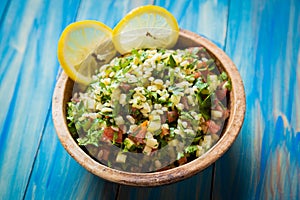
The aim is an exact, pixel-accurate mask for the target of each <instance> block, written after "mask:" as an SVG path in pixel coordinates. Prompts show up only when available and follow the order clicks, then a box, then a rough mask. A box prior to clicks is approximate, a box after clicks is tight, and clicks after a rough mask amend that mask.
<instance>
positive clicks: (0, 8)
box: [0, 0, 9, 22]
mask: <svg viewBox="0 0 300 200" xmlns="http://www.w3.org/2000/svg"><path fill="white" fill-rule="evenodd" d="M8 7H9V1H8V0H3V1H1V3H0V22H1V21H2V19H3V18H4V15H5V14H6V11H7V8H8Z"/></svg>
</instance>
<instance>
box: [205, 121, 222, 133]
mask: <svg viewBox="0 0 300 200" xmlns="http://www.w3.org/2000/svg"><path fill="white" fill-rule="evenodd" d="M206 123H207V126H208V131H209V132H210V133H212V134H216V133H217V132H218V131H219V130H220V129H221V127H220V126H219V125H218V124H216V123H215V122H214V121H213V120H209V121H207V122H206Z"/></svg>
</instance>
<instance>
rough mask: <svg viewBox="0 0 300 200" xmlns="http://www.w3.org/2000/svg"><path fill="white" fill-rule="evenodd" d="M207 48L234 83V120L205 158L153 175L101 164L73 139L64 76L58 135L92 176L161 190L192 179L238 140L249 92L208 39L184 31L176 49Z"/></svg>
mask: <svg viewBox="0 0 300 200" xmlns="http://www.w3.org/2000/svg"><path fill="white" fill-rule="evenodd" d="M195 46H203V47H205V48H206V49H207V51H209V52H210V54H211V56H212V57H214V58H215V60H216V64H217V65H218V67H219V68H220V70H224V71H225V72H227V74H228V76H229V77H230V79H231V81H232V90H231V92H230V98H229V105H228V106H229V109H230V116H229V118H228V119H227V123H226V124H225V126H224V128H223V132H222V135H221V137H220V139H219V141H218V142H217V143H216V144H215V145H214V146H213V147H212V148H211V149H210V150H209V151H208V152H206V153H205V154H204V155H202V156H201V157H199V158H197V159H195V160H193V161H191V162H189V163H187V164H184V165H181V166H179V167H176V168H173V169H169V170H165V171H160V172H151V173H130V172H124V171H120V170H116V169H112V168H109V167H107V166H105V165H102V164H100V163H99V162H97V161H96V160H94V159H93V158H92V157H90V156H89V155H88V154H87V153H85V152H84V150H83V149H82V148H80V147H79V146H78V145H77V143H76V141H75V140H74V139H73V137H72V136H71V134H70V132H69V130H68V126H67V121H66V105H67V102H68V101H70V99H71V96H72V90H73V86H74V82H73V81H72V80H71V79H70V78H68V76H67V75H66V74H65V73H64V72H62V74H61V75H60V78H59V80H58V82H57V85H56V87H55V91H54V95H53V103H52V112H53V121H54V125H55V129H56V132H57V135H58V137H59V139H60V141H61V143H62V145H63V146H64V148H65V149H66V150H67V151H68V153H69V154H70V155H71V156H72V157H73V158H74V159H75V160H76V161H77V162H78V163H79V164H81V165H82V166H83V167H84V168H86V169H87V170H88V171H90V172H91V173H93V174H95V175H97V176H99V177H101V178H103V179H106V180H109V181H112V182H115V183H119V184H125V185H132V186H158V185H163V184H169V183H173V182H176V181H179V180H182V179H185V178H188V177H190V176H192V175H194V174H196V173H198V172H200V171H202V170H203V169H205V168H206V167H208V166H209V165H211V164H212V163H214V162H215V161H216V160H217V159H218V158H220V157H221V156H222V155H223V154H224V153H225V152H226V151H227V150H228V149H229V147H230V146H231V145H232V143H233V142H234V140H235V139H236V137H237V135H238V134H239V131H240V129H241V126H242V124H243V120H244V115H245V92H244V87H243V82H242V80H241V77H240V74H239V72H238V70H237V68H236V66H235V65H234V63H233V62H232V61H231V60H230V58H229V57H228V56H227V55H226V54H225V53H224V52H223V51H222V50H221V49H220V48H218V47H217V46H216V45H214V44H213V43H212V42H210V41H208V40H207V39H205V38H203V37H201V36H199V35H197V34H195V33H192V32H190V31H186V30H181V31H180V36H179V39H178V42H177V44H176V47H175V48H188V47H195Z"/></svg>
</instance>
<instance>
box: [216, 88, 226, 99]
mask: <svg viewBox="0 0 300 200" xmlns="http://www.w3.org/2000/svg"><path fill="white" fill-rule="evenodd" d="M226 93H227V90H226V89H219V90H216V96H217V98H218V99H219V100H223V99H224V98H225V97H226Z"/></svg>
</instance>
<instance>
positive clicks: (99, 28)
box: [57, 20, 116, 85]
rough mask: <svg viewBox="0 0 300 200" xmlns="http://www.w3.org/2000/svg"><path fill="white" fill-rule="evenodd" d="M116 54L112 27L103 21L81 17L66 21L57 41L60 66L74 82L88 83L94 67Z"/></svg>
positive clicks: (106, 61)
mask: <svg viewBox="0 0 300 200" xmlns="http://www.w3.org/2000/svg"><path fill="white" fill-rule="evenodd" d="M115 54H116V49H115V47H114V45H113V43H112V29H111V28H109V27H108V26H106V25H105V24H103V23H101V22H98V21H94V20H84V21H79V22H74V23H72V24H70V25H68V26H67V27H66V28H65V29H64V31H63V32H62V34H61V36H60V39H59V41H58V49H57V56H58V60H59V63H60V65H61V67H62V68H63V69H64V71H65V72H66V73H67V75H68V76H69V77H70V78H71V79H73V80H74V81H75V82H79V83H82V84H85V85H87V84H89V83H90V82H91V81H92V76H93V75H94V74H95V70H96V69H97V68H99V67H100V66H101V65H103V64H106V63H108V62H109V61H110V60H111V59H112V58H113V57H114V56H115Z"/></svg>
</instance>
